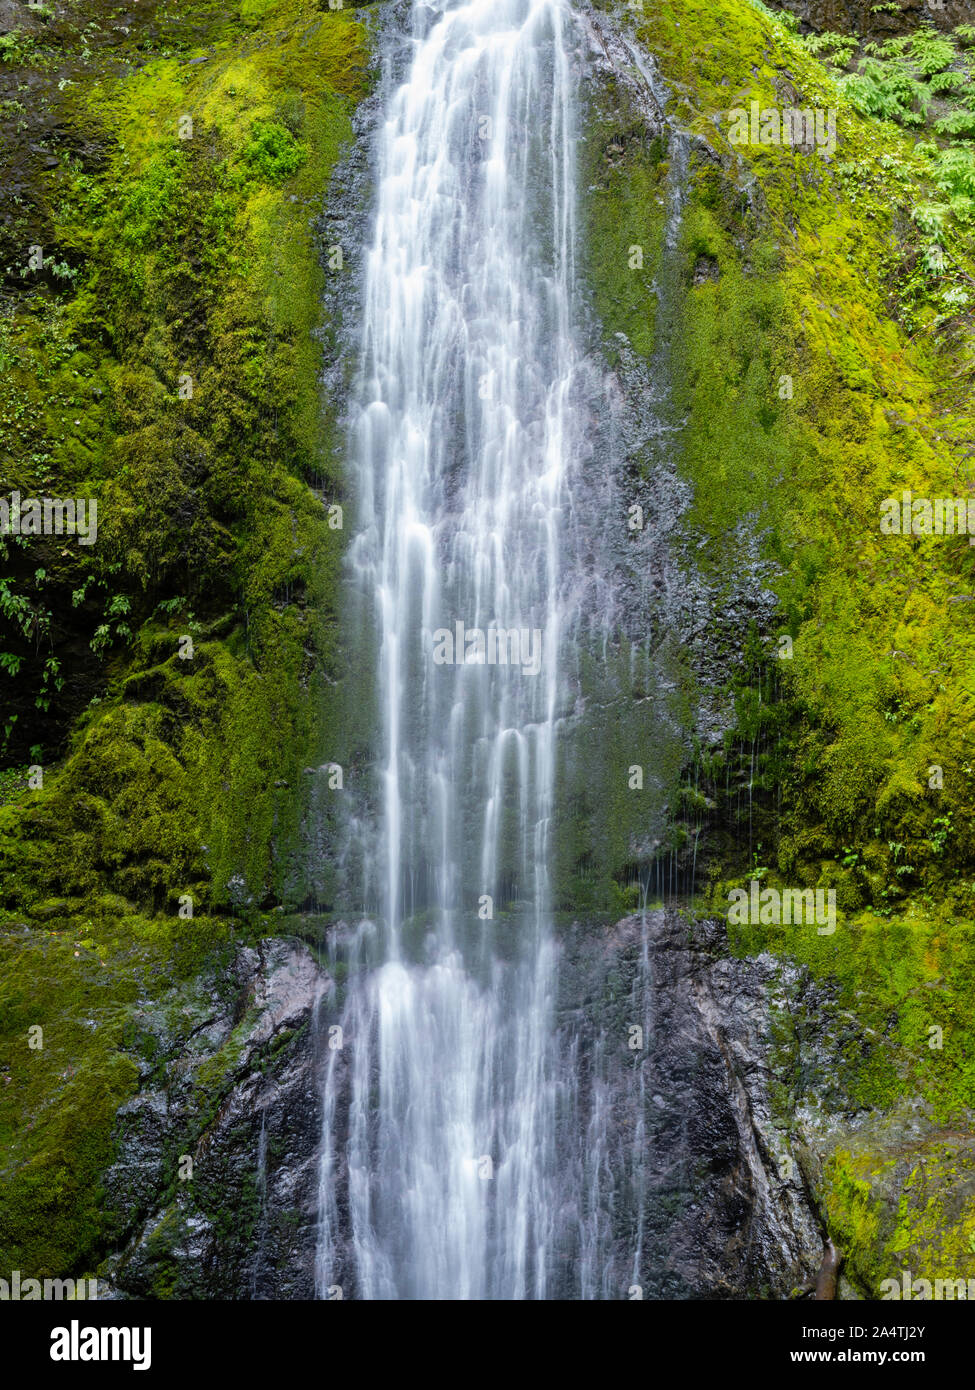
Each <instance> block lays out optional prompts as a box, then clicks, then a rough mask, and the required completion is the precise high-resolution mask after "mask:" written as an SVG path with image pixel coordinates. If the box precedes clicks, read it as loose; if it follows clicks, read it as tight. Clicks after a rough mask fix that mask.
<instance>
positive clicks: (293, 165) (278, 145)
mask: <svg viewBox="0 0 975 1390" xmlns="http://www.w3.org/2000/svg"><path fill="white" fill-rule="evenodd" d="M241 158H242V159H243V161H244V163H245V164H246V165H247V166H248V167H249V169H250V170H251V172H252V173H254V174H257V175H258V176H259V177H261V178H265V179H270V180H272V181H277V180H280V179H286V178H290V176H291V175H292V174H294V173H295V172H296V171H297V170H298V169H300V168H301V166H302V164H304V162H305V160H306V159H307V158H308V146H307V145H303V144H301V143H300V141H298V140H296V139H295V137H294V136H293V135H292V134H291V131H290V130H289V129H288V128H287V126H284V125H282V124H281V122H280V121H254V123H253V124H252V125H251V130H250V140H249V141H248V143H247V144H246V145H245V146H244V149H243V151H242V152H241Z"/></svg>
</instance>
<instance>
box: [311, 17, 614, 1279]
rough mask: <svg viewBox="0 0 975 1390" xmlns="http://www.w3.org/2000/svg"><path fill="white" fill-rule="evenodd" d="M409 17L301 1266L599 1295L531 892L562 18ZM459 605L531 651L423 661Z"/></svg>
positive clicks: (552, 474)
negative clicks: (315, 1176)
mask: <svg viewBox="0 0 975 1390" xmlns="http://www.w3.org/2000/svg"><path fill="white" fill-rule="evenodd" d="M413 24H414V32H413V36H412V40H411V43H412V53H411V59H410V62H409V66H408V71H407V73H406V77H405V80H403V81H402V82H401V85H399V86H398V87H397V88H396V89H395V90H393V91H392V92H391V95H390V98H389V101H388V103H387V107H386V114H385V122H384V125H383V127H382V129H381V132H380V137H379V148H378V155H377V165H378V168H377V179H378V185H377V208H376V221H375V236H374V241H373V244H372V249H371V251H370V253H369V256H368V264H367V275H366V286H365V309H364V331H363V347H362V359H361V376H360V385H359V388H358V389H359V400H360V403H361V404H360V408H359V410H358V414H357V418H356V421H355V427H354V431H353V437H352V450H353V454H354V460H355V464H356V466H357V469H358V478H357V483H358V494H359V513H358V525H357V534H356V538H355V540H354V542H353V544H352V546H351V551H350V561H351V568H352V572H353V585H354V588H355V590H356V593H357V594H358V595H359V599H360V602H361V604H362V605H363V607H364V611H365V612H366V614H367V622H368V621H369V620H370V619H371V625H372V626H373V629H374V631H375V632H376V633H377V638H378V670H377V679H378V688H379V699H380V703H381V711H382V728H383V740H384V743H383V748H382V768H381V788H380V797H379V799H380V802H381V830H380V833H378V834H377V836H376V840H375V843H374V844H373V845H372V846H371V847H370V849H369V850H368V851H367V852H366V854H365V856H364V858H365V859H366V861H367V862H368V863H369V864H370V872H371V875H372V877H371V878H370V881H369V882H367V883H366V884H365V885H364V886H363V893H364V898H365V900H366V901H372V902H375V903H376V904H377V906H378V911H376V912H375V913H371V914H370V919H369V920H367V921H364V922H363V923H361V924H360V926H359V927H358V929H357V930H356V932H355V934H354V939H353V940H352V941H351V942H350V943H349V945H348V948H347V950H348V959H347V965H348V984H347V993H346V1002H345V1010H344V1015H343V1019H342V1027H343V1033H344V1038H343V1046H342V1048H341V1049H336V1050H335V1051H334V1052H333V1053H332V1054H330V1060H329V1067H328V1075H327V1080H326V1084H325V1118H324V1137H323V1157H322V1168H321V1236H320V1243H319V1267H318V1284H319V1288H320V1290H321V1291H322V1292H323V1293H324V1292H325V1291H326V1290H327V1289H328V1288H330V1287H332V1286H334V1285H335V1284H342V1285H343V1286H344V1292H345V1294H346V1296H355V1297H360V1298H367V1299H375V1298H458V1299H464V1298H470V1299H474V1298H490V1299H504V1298H510V1299H520V1298H544V1297H552V1296H566V1295H568V1296H580V1295H581V1296H583V1297H586V1296H594V1295H595V1296H599V1295H600V1291H601V1285H600V1279H601V1277H602V1276H601V1275H600V1273H599V1269H598V1265H599V1260H598V1256H597V1247H598V1239H599V1230H598V1227H599V1222H598V1219H597V1216H598V1213H596V1214H594V1209H593V1203H592V1202H590V1203H588V1204H587V1203H586V1201H585V1195H584V1191H583V1189H584V1188H585V1187H586V1186H587V1185H592V1183H593V1182H594V1181H595V1178H594V1177H593V1174H592V1173H591V1172H588V1173H587V1171H586V1162H585V1157H584V1152H583V1151H584V1146H585V1140H584V1138H582V1139H581V1142H580V1143H579V1144H577V1145H576V1146H575V1147H573V1146H571V1145H570V1146H568V1147H566V1148H564V1149H563V1146H562V1139H563V1133H562V1132H563V1130H564V1129H565V1127H566V1126H567V1125H568V1126H569V1127H570V1128H572V1124H573V1116H574V1115H575V1111H576V1109H577V1097H576V1094H575V1086H576V1083H575V1081H574V1079H573V1077H574V1070H573V1067H572V1066H571V1065H567V1061H570V1059H567V1058H566V1057H565V1056H560V1055H559V1049H560V1044H559V1042H558V1034H557V1028H556V1020H555V1016H554V1005H555V1000H554V993H555V982H556V972H557V949H556V945H555V942H554V938H553V933H552V930H551V923H550V902H549V897H550V894H549V887H550V885H549V871H550V858H551V844H550V821H551V812H552V800H553V787H554V782H555V765H556V756H555V754H556V733H557V723H558V717H559V704H558V701H559V696H560V680H559V655H560V647H561V645H562V642H563V638H564V636H565V634H566V632H567V631H568V630H569V629H570V628H571V624H572V620H573V615H572V612H571V607H570V602H569V600H568V598H567V597H566V595H567V592H568V590H567V587H566V586H565V585H564V584H563V579H562V574H561V569H560V537H561V535H562V532H563V525H562V522H563V518H564V515H565V513H566V511H567V510H568V507H569V500H570V499H569V490H568V488H569V482H570V480H571V461H572V458H573V454H574V449H575V448H576V441H577V431H578V423H577V420H576V418H575V414H574V410H573V403H572V402H573V384H574V374H575V372H576V368H577V360H576V358H577V355H576V348H575V345H574V340H573V320H574V310H573V286H574V264H573V227H574V225H575V211H576V209H575V180H574V169H575V164H574V150H575V131H574V128H573V120H574V112H575V105H576V103H575V96H574V92H573V77H572V71H571V64H570V59H569V44H570V40H571V35H572V16H571V13H570V11H569V8H568V4H567V2H566V0H469V2H468V3H464V2H463V0H461V3H456V4H455V3H452V0H439V3H438V4H436V5H435V6H433V7H432V8H431V7H428V6H424V5H418V6H417V7H416V10H415V13H414V20H413ZM390 87H392V83H390ZM457 624H463V626H464V629H465V631H466V632H467V633H470V632H471V631H472V630H475V629H479V630H481V631H483V632H485V633H487V632H488V631H489V630H490V629H491V628H492V627H496V628H499V629H502V630H504V631H505V632H506V633H508V632H510V631H512V630H517V631H518V633H519V634H522V633H524V634H525V636H526V637H528V636H529V634H533V633H537V634H539V637H540V647H539V648H538V650H537V651H531V650H526V648H527V647H529V646H530V642H526V644H525V646H523V647H522V649H521V651H520V652H518V651H513V650H512V649H511V648H510V647H509V649H508V653H507V654H508V656H509V662H508V664H500V663H498V662H496V663H493V664H492V663H491V662H490V661H489V660H483V659H480V660H479V659H477V655H476V651H475V652H474V653H473V654H472V652H471V647H470V644H469V643H466V644H465V643H462V642H461V643H457V645H456V647H455V651H454V653H453V656H454V661H453V663H452V664H451V663H449V662H445V663H444V662H441V661H440V660H439V659H435V654H436V653H437V652H438V651H439V658H440V659H442V658H443V657H444V656H448V657H449V656H450V651H449V645H445V643H444V631H445V632H446V633H449V634H450V636H451V638H453V637H454V634H455V633H456V625H457ZM472 655H473V657H474V659H470V658H471V656H472ZM488 655H489V656H490V655H491V649H490V647H489V649H488ZM519 655H520V656H521V657H522V661H521V662H520V663H519V662H515V663H514V664H513V663H512V662H511V660H510V658H511V657H512V656H515V657H517V656H519ZM465 657H467V659H465ZM538 658H540V659H538ZM583 1132H584V1126H583ZM584 1206H587V1210H588V1215H586V1216H585V1217H583V1215H582V1208H583V1207H584ZM587 1251H588V1254H587ZM349 1285H351V1286H352V1287H349Z"/></svg>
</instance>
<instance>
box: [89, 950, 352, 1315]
mask: <svg viewBox="0 0 975 1390" xmlns="http://www.w3.org/2000/svg"><path fill="white" fill-rule="evenodd" d="M224 983H225V982H220V983H218V982H215V981H214V982H211V985H212V992H210V991H208V990H207V989H206V987H205V984H204V982H199V983H198V985H197V986H196V987H195V988H194V991H193V993H192V994H189V995H188V994H187V993H186V992H185V991H183V992H181V993H180V996H179V999H178V1018H179V1020H180V1023H179V1024H177V1025H174V1023H173V1021H172V1018H171V1016H170V1017H167V1016H166V1011H165V1009H163V1010H161V1011H160V1012H159V1013H157V1014H154V1015H153V1016H151V1017H144V1018H143V1019H142V1020H141V1026H142V1027H143V1028H144V1029H145V1030H146V1031H145V1037H146V1038H155V1039H156V1042H157V1047H158V1050H159V1052H160V1053H161V1054H162V1059H161V1061H157V1062H156V1064H155V1065H153V1066H152V1067H151V1069H148V1068H147V1070H148V1075H147V1076H146V1080H145V1084H144V1086H143V1089H142V1090H140V1092H139V1094H138V1095H137V1096H135V1097H134V1098H133V1099H132V1100H131V1101H130V1102H129V1103H128V1104H127V1105H125V1106H124V1107H123V1108H122V1110H121V1111H120V1112H119V1116H118V1123H117V1137H118V1152H117V1159H116V1162H115V1163H114V1165H113V1166H112V1167H111V1168H110V1169H109V1170H108V1172H107V1173H106V1174H105V1179H104V1185H105V1191H106V1201H107V1205H108V1206H109V1208H110V1209H113V1210H115V1211H116V1212H119V1213H125V1219H126V1227H125V1230H124V1232H121V1231H120V1237H121V1239H120V1241H119V1251H118V1252H117V1253H116V1254H115V1255H113V1256H112V1257H111V1258H110V1259H109V1260H108V1261H107V1264H106V1267H105V1270H104V1277H105V1278H106V1279H107V1281H108V1283H109V1285H110V1290H111V1292H112V1293H113V1294H114V1295H115V1296H120V1297H133V1298H140V1297H150V1298H156V1297H160V1296H168V1297H176V1298H289V1299H290V1298H310V1297H312V1296H313V1295H314V1255H315V1236H316V1220H317V1205H318V1147H319V1134H320V1128H321V1111H320V1100H319V1094H320V1087H319V1079H318V1066H319V1060H320V1056H321V1048H320V1046H319V1037H318V1032H317V1025H318V1021H319V1014H320V1007H319V1006H320V1005H321V1003H322V1001H323V1000H325V999H327V998H328V996H329V994H330V992H331V987H332V986H331V981H330V980H329V978H328V976H327V975H326V974H325V972H324V971H323V970H321V969H320V968H319V966H318V965H317V964H316V962H315V960H314V958H313V957H312V955H311V954H310V952H309V951H308V950H307V948H306V947H304V946H302V945H298V944H296V943H294V942H290V941H283V940H281V941H270V940H269V941H263V942H261V943H260V945H259V947H258V948H256V949H254V948H245V949H243V950H241V951H239V952H238V954H237V956H236V958H235V960H234V962H233V966H232V970H231V973H230V980H229V985H230V988H229V990H227V989H224V988H222V985H223V984H224ZM184 1029H185V1031H184ZM187 1034H188V1035H187ZM143 1045H144V1050H147V1049H145V1039H144V1040H143ZM148 1050H151V1048H150V1049H148ZM133 1217H135V1218H136V1220H133Z"/></svg>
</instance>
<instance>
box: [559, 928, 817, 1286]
mask: <svg viewBox="0 0 975 1390" xmlns="http://www.w3.org/2000/svg"><path fill="white" fill-rule="evenodd" d="M564 949H565V968H564V970H563V975H562V981H561V987H562V996H563V1013H564V1026H565V1027H566V1028H567V1029H568V1031H569V1032H570V1033H571V1032H573V1031H574V1032H575V1034H576V1037H577V1040H578V1043H579V1051H580V1054H581V1056H582V1069H583V1073H584V1079H583V1083H582V1084H583V1088H584V1090H586V1091H588V1096H587V1097H585V1098H584V1101H583V1103H584V1104H585V1105H587V1107H591V1105H592V1097H593V1095H594V1093H595V1092H596V1090H598V1089H600V1088H602V1090H603V1092H604V1097H605V1098H604V1101H603V1106H602V1113H603V1124H604V1125H605V1126H606V1127H607V1137H606V1146H607V1152H608V1154H610V1155H611V1156H612V1158H611V1161H612V1163H613V1164H614V1167H615V1169H616V1172H617V1174H618V1178H617V1184H616V1185H617V1189H618V1190H617V1201H616V1233H617V1234H616V1252H615V1259H614V1264H615V1266H616V1268H617V1269H619V1270H621V1271H622V1270H625V1269H627V1268H628V1267H632V1269H633V1271H634V1273H633V1276H632V1285H633V1286H636V1287H637V1288H639V1289H640V1290H641V1293H639V1294H638V1293H635V1292H634V1291H633V1287H632V1286H631V1288H630V1292H629V1296H630V1297H639V1296H642V1297H643V1298H746V1297H756V1296H759V1297H767V1298H786V1297H788V1296H789V1295H790V1293H791V1292H792V1291H793V1289H795V1288H797V1287H802V1286H805V1285H807V1284H808V1283H809V1282H810V1281H811V1280H812V1279H814V1278H815V1274H816V1270H817V1268H818V1266H819V1263H820V1261H821V1259H822V1249H823V1240H822V1235H821V1232H820V1227H819V1224H818V1221H817V1220H816V1218H815V1216H814V1215H813V1209H812V1204H811V1202H810V1200H809V1198H808V1196H807V1193H806V1191H805V1188H804V1184H803V1179H802V1172H801V1170H800V1167H799V1164H798V1162H797V1161H796V1160H795V1159H794V1158H793V1155H792V1154H791V1153H790V1150H789V1147H788V1140H787V1137H786V1135H785V1133H784V1132H783V1131H782V1130H780V1129H778V1128H777V1127H776V1125H775V1123H774V1121H773V1116H772V1107H771V1102H770V1094H769V1090H770V1088H769V1083H770V1079H771V1074H770V1070H769V1060H768V1058H769V1051H770V1047H771V1028H772V1021H771V1012H770V1008H771V1001H772V1000H773V999H774V996H775V993H776V991H777V990H778V988H779V987H780V985H781V978H780V977H781V974H782V970H783V966H782V964H781V963H780V962H777V961H775V960H774V959H773V958H772V957H771V956H760V957H758V958H755V959H751V960H736V959H733V958H732V957H730V956H729V954H728V952H727V946H726V943H725V939H724V929H723V926H722V925H721V924H718V923H714V922H710V923H692V922H691V921H689V920H688V919H685V918H684V917H683V916H682V915H681V914H680V913H678V912H675V911H658V912H651V913H649V914H648V916H647V922H646V928H645V935H644V927H643V924H642V923H641V920H640V919H639V918H637V917H632V918H627V919H626V920H624V921H623V922H621V923H619V924H618V925H617V926H615V927H613V928H611V929H609V930H608V931H607V930H603V932H602V935H601V936H600V934H599V932H598V931H594V930H593V929H592V928H591V927H590V928H585V929H584V928H581V927H576V928H573V929H572V931H571V932H569V933H568V934H567V935H566V938H565V941H564ZM786 968H787V967H786ZM579 1001H582V1003H581V1004H580V1002H579ZM635 1026H636V1027H638V1028H642V1030H643V1033H642V1037H641V1036H639V1035H636V1036H635V1035H634V1033H633V1029H634V1027H635ZM587 1037H588V1039H589V1040H590V1045H589V1046H588V1047H587V1046H586V1039H587ZM597 1040H599V1041H597ZM634 1041H637V1042H638V1043H639V1044H640V1045H639V1046H637V1047H634V1046H633V1042H634ZM641 1166H642V1171H641ZM623 1296H626V1295H625V1291H624V1294H623Z"/></svg>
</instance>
